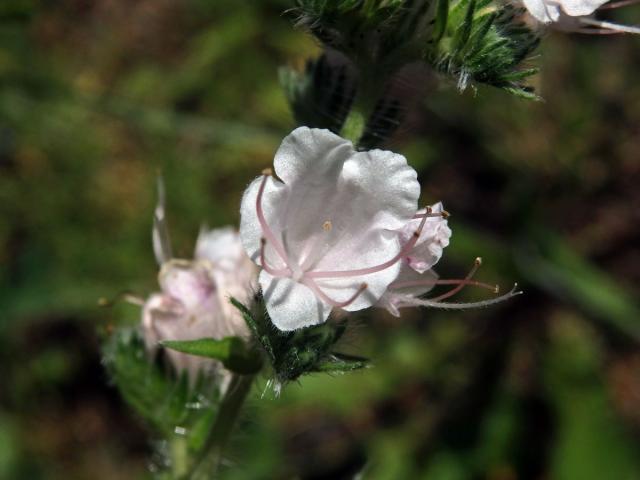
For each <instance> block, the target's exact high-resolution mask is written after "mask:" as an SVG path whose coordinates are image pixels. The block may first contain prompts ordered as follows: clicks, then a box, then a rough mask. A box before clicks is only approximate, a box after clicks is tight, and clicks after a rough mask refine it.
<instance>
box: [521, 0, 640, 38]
mask: <svg viewBox="0 0 640 480" xmlns="http://www.w3.org/2000/svg"><path fill="white" fill-rule="evenodd" d="M637 1H638V0H618V1H612V2H609V1H608V0H522V3H523V4H524V6H525V8H526V9H527V10H528V11H529V13H530V14H531V16H533V17H534V18H535V19H536V20H538V21H539V22H542V23H544V24H551V25H552V26H553V27H554V28H556V29H558V30H565V31H571V32H579V33H605V34H606V33H640V28H638V27H633V26H628V25H620V24H617V23H612V22H607V21H602V20H598V19H596V18H594V17H593V15H594V14H595V12H596V11H597V10H598V9H607V8H608V9H611V8H618V7H622V6H625V5H630V4H633V3H637Z"/></svg>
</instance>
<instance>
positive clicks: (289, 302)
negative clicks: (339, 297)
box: [259, 270, 331, 332]
mask: <svg viewBox="0 0 640 480" xmlns="http://www.w3.org/2000/svg"><path fill="white" fill-rule="evenodd" d="M259 282H260V286H261V287H262V292H263V295H264V300H265V304H266V306H267V312H268V313H269V317H271V321H272V322H273V324H274V325H275V326H276V327H277V328H278V329H280V330H282V331H285V332H287V331H291V330H297V329H299V328H303V327H309V326H311V325H318V324H320V323H323V322H325V321H326V320H327V318H328V317H329V314H330V313H331V306H330V305H327V304H325V303H324V302H322V301H320V300H319V299H318V298H317V296H316V295H315V294H314V293H313V292H312V291H311V290H310V289H309V288H308V287H306V286H304V285H302V284H301V283H298V282H295V281H293V280H291V279H290V278H274V277H272V276H271V275H270V274H268V273H267V272H266V271H264V270H263V271H262V272H260V277H259Z"/></svg>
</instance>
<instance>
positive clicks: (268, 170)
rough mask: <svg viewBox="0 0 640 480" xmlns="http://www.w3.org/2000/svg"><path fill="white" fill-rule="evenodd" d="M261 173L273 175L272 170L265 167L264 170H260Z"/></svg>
mask: <svg viewBox="0 0 640 480" xmlns="http://www.w3.org/2000/svg"><path fill="white" fill-rule="evenodd" d="M262 175H266V176H268V177H271V176H273V170H271V169H270V168H265V169H264V170H262Z"/></svg>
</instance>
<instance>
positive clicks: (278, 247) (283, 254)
mask: <svg viewBox="0 0 640 480" xmlns="http://www.w3.org/2000/svg"><path fill="white" fill-rule="evenodd" d="M262 175H263V177H262V183H261V184H260V189H259V190H258V196H257V198H256V213H257V215H258V222H260V227H261V228H262V233H264V236H265V237H266V239H267V240H268V241H269V242H271V245H272V246H273V248H274V249H275V251H276V252H277V253H278V255H280V258H281V259H282V261H283V262H284V263H285V264H286V265H287V267H289V268H290V266H289V263H288V261H287V253H286V252H285V250H284V248H283V247H282V245H280V242H278V240H277V239H276V236H275V235H274V234H273V232H272V231H271V228H269V225H268V224H267V220H266V219H265V218H264V211H263V210H262V195H263V194H264V187H265V185H266V184H267V179H268V178H269V177H270V176H272V175H273V172H272V171H271V169H270V168H267V169H265V170H263V171H262Z"/></svg>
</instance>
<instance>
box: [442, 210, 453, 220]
mask: <svg viewBox="0 0 640 480" xmlns="http://www.w3.org/2000/svg"><path fill="white" fill-rule="evenodd" d="M440 216H442V218H444V219H445V220H446V219H447V218H449V217H450V216H451V214H450V213H449V212H447V211H446V210H442V211H441V212H440Z"/></svg>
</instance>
